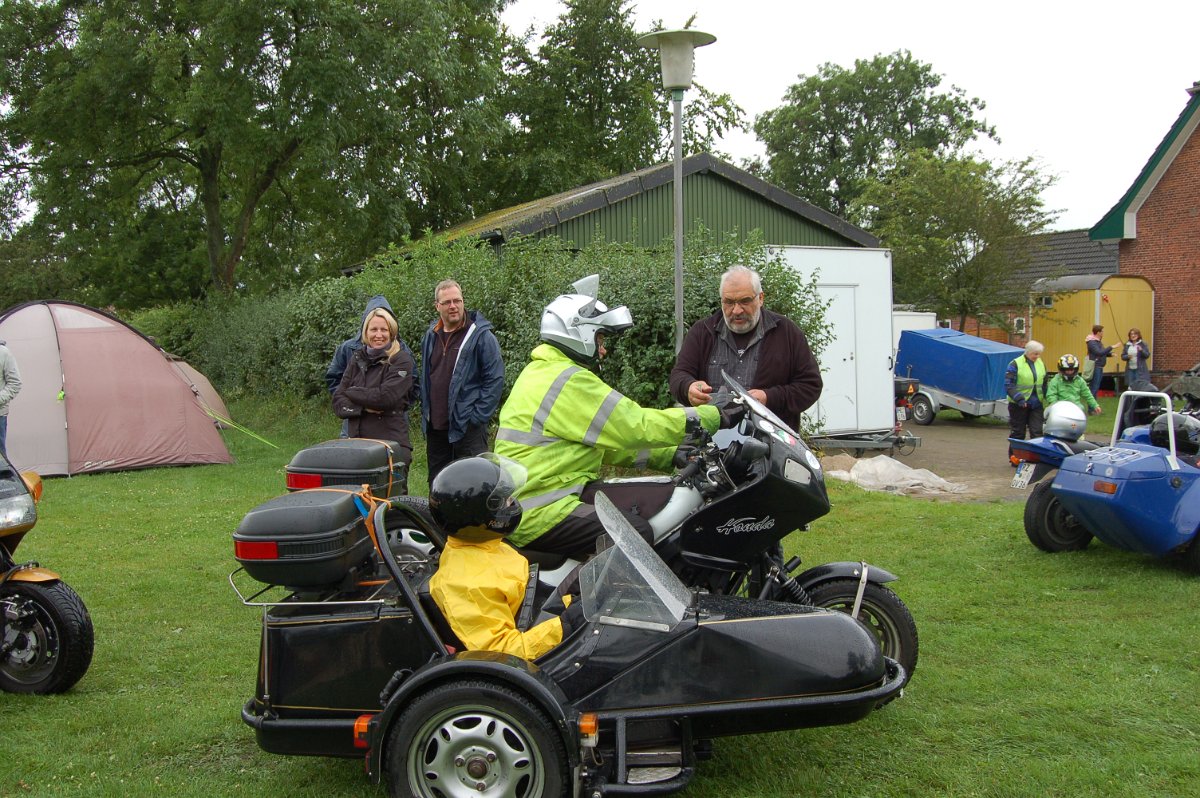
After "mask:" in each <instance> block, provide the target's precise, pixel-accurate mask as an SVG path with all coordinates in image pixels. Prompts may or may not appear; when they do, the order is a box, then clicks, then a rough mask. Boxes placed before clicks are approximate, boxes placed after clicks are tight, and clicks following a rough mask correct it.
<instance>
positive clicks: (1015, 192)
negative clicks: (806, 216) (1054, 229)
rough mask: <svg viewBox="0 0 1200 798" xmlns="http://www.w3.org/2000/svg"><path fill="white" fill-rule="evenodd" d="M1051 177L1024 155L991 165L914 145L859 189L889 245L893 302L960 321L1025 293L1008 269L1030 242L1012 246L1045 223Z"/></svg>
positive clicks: (862, 210)
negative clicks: (1044, 197) (1044, 195)
mask: <svg viewBox="0 0 1200 798" xmlns="http://www.w3.org/2000/svg"><path fill="white" fill-rule="evenodd" d="M1053 182H1054V178H1053V177H1048V176H1046V175H1043V174H1042V173H1041V172H1040V171H1039V170H1038V169H1037V167H1036V165H1035V164H1034V163H1033V161H1032V160H1031V159H1026V160H1023V161H1017V162H1009V163H1003V164H998V165H997V164H992V163H989V162H987V161H984V160H979V159H976V158H971V157H943V156H939V155H936V154H934V153H931V152H929V151H927V150H915V151H912V152H907V153H904V154H903V155H902V156H901V157H900V159H899V160H898V162H897V163H896V164H895V166H894V168H892V169H891V170H889V172H888V174H887V176H886V177H885V178H884V179H882V180H879V181H878V182H875V183H873V184H870V185H868V186H867V187H866V188H865V190H864V191H863V193H862V195H861V196H860V197H859V198H858V200H857V203H856V207H855V211H856V213H857V215H859V216H861V217H862V218H865V219H867V220H868V222H869V226H870V229H871V231H872V232H873V233H875V235H877V236H879V237H880V238H881V239H882V241H883V245H884V246H886V247H890V248H891V250H892V268H893V283H894V291H895V293H894V296H895V301H896V302H902V303H911V304H914V305H917V306H918V307H922V308H928V309H930V310H935V311H937V312H938V314H939V315H942V316H946V317H953V316H957V317H958V319H959V322H960V327H961V323H962V322H963V321H965V319H966V317H968V316H974V317H976V318H987V316H988V313H989V311H994V310H995V309H996V308H997V307H1001V306H1004V305H1012V304H1023V303H1024V302H1025V301H1026V293H1025V292H1026V290H1027V286H1024V285H1018V284H1017V283H1015V282H1014V281H1013V279H1012V276H1013V272H1014V270H1017V269H1019V268H1020V267H1021V266H1022V265H1024V264H1023V262H1022V261H1021V257H1022V256H1021V255H1020V254H1019V253H1021V252H1026V251H1027V250H1028V248H1022V247H1015V246H1013V244H1014V243H1015V242H1016V241H1017V240H1018V239H1020V238H1023V237H1026V236H1029V235H1033V234H1034V233H1038V232H1041V231H1042V230H1043V229H1044V228H1045V227H1046V225H1047V224H1049V223H1050V222H1051V221H1052V219H1053V216H1052V214H1051V213H1049V212H1048V211H1047V210H1046V209H1045V206H1044V204H1043V201H1042V192H1043V191H1044V190H1045V189H1046V188H1048V187H1049V186H1050V185H1052V184H1053Z"/></svg>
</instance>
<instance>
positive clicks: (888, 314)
mask: <svg viewBox="0 0 1200 798" xmlns="http://www.w3.org/2000/svg"><path fill="white" fill-rule="evenodd" d="M769 251H770V252H772V253H775V254H779V255H780V256H781V257H782V258H783V260H784V262H786V263H787V264H788V265H789V266H791V267H792V268H793V269H795V270H796V271H797V272H798V273H799V274H800V276H801V277H803V278H804V279H805V280H808V279H810V278H811V277H813V276H814V275H815V276H816V278H817V291H818V293H819V294H820V295H821V298H822V299H824V300H826V301H828V302H829V303H830V305H829V308H828V310H827V311H826V321H827V322H829V323H830V325H831V326H832V328H833V340H832V341H831V343H830V344H829V347H828V348H827V349H826V350H825V351H824V352H823V353H822V354H821V356H820V361H821V376H822V378H823V379H824V380H825V388H824V390H823V391H822V392H821V398H820V399H818V400H817V403H816V404H815V405H813V407H811V408H809V410H808V412H807V413H805V417H806V419H807V420H808V421H809V422H812V423H815V424H817V425H818V429H820V430H821V434H822V435H824V436H842V435H856V436H857V435H863V434H873V433H889V434H890V433H891V432H892V430H893V429H894V428H895V426H896V404H895V393H894V387H893V382H892V378H893V375H892V365H893V362H894V361H893V358H892V253H891V252H890V251H889V250H886V249H864V248H849V247H848V248H836V247H801V246H774V247H769ZM766 305H767V307H770V306H771V298H770V297H767V300H766Z"/></svg>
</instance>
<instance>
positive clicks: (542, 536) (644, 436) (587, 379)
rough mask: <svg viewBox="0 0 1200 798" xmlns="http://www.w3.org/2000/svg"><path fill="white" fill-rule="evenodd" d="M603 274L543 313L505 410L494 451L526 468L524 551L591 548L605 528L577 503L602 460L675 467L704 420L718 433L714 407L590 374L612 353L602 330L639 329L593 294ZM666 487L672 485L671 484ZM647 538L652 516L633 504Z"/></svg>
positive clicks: (633, 519) (579, 552) (518, 537)
mask: <svg viewBox="0 0 1200 798" xmlns="http://www.w3.org/2000/svg"><path fill="white" fill-rule="evenodd" d="M598 286H599V278H598V277H597V276H596V275H591V276H589V277H585V278H583V279H582V280H580V281H579V282H577V283H575V284H574V286H573V288H574V289H575V291H576V293H574V294H567V295H564V296H560V297H558V298H557V299H555V300H554V301H553V302H551V303H550V305H548V306H547V307H546V310H545V311H544V312H543V314H542V322H541V338H542V340H543V341H545V342H546V343H543V344H541V345H540V346H538V347H536V348H535V349H534V350H533V352H532V355H531V358H532V359H531V360H530V362H529V364H528V365H527V366H526V367H525V368H524V370H522V372H521V374H520V376H518V377H517V381H516V383H515V384H514V385H513V389H512V392H511V393H510V394H509V397H508V400H507V401H506V402H505V403H504V406H503V407H501V408H500V429H499V431H498V432H497V433H496V445H495V452H496V454H499V455H503V456H504V457H508V458H511V459H513V460H516V461H517V462H518V463H520V464H521V465H523V466H524V467H525V468H526V470H527V471H528V480H527V482H526V483H525V486H524V487H523V488H522V489H521V491H520V492H519V493H518V495H517V498H518V499H520V501H521V506H522V507H523V508H524V515H523V516H522V518H521V523H520V526H518V528H517V531H516V532H515V533H513V534H512V535H511V536H510V537H509V539H508V540H509V542H510V543H511V544H512V545H514V546H517V547H519V548H525V549H531V550H534V551H542V552H552V553H558V554H567V555H570V556H575V557H578V558H584V557H587V556H590V555H591V554H594V553H595V547H596V538H598V537H600V536H601V535H603V534H604V527H603V525H602V524H601V523H600V520H599V519H598V518H597V517H596V511H595V508H594V507H593V506H592V505H591V504H586V503H584V502H582V501H581V500H580V494H582V493H583V490H584V487H585V486H586V485H587V484H588V483H589V482H593V481H595V480H597V479H598V478H599V476H600V468H601V466H603V465H605V464H613V465H628V466H641V467H646V466H649V467H651V468H659V469H666V468H669V467H670V465H671V464H672V462H673V461H674V460H675V455H676V452H677V450H678V449H679V447H680V446H681V445H682V444H685V443H686V442H687V441H688V440H689V438H690V436H693V435H695V434H698V432H699V430H700V428H701V427H703V428H704V429H705V430H707V431H708V432H710V433H711V432H715V431H716V429H717V428H718V427H719V426H720V425H721V422H722V419H723V418H728V417H730V416H727V415H723V412H722V411H721V410H719V409H718V408H717V407H714V406H712V405H704V406H702V407H687V408H683V407H679V408H670V409H667V410H654V409H649V408H644V407H641V406H640V405H638V404H637V403H636V402H634V401H633V400H631V399H628V398H626V397H625V396H623V395H622V394H621V393H619V392H618V391H615V390H613V389H612V388H611V387H609V386H608V385H607V384H605V382H604V381H603V380H601V379H600V377H598V376H597V375H596V374H594V373H593V372H592V371H590V368H592V367H594V366H595V365H596V364H597V363H598V362H599V360H600V358H601V357H603V356H604V355H605V354H606V350H605V346H604V343H605V336H606V335H607V336H609V337H610V339H611V337H612V336H613V335H615V334H617V333H620V332H622V331H624V330H627V329H629V328H630V327H632V326H633V320H632V318H631V317H630V315H629V309H628V308H626V307H625V306H623V305H622V306H620V307H616V308H613V309H611V310H609V309H608V308H607V307H606V306H605V305H604V304H603V303H602V302H598V301H597V300H596V291H597V288H598ZM667 487H669V486H667ZM623 512H625V515H626V517H627V518H629V521H630V523H632V524H633V525H634V527H635V528H636V529H637V530H638V531H639V532H640V533H641V534H642V535H643V536H644V537H646V538H647V539H649V538H650V536H651V530H650V525H649V523H648V522H647V520H646V519H645V518H643V517H641V516H639V515H638V514H636V513H633V512H630V511H628V510H626V511H623Z"/></svg>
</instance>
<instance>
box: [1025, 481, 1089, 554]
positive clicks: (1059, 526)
mask: <svg viewBox="0 0 1200 798" xmlns="http://www.w3.org/2000/svg"><path fill="white" fill-rule="evenodd" d="M1050 485H1051V483H1050V482H1039V483H1038V484H1037V485H1035V486H1034V488H1033V490H1032V491H1030V493H1029V498H1028V499H1027V500H1026V501H1025V536H1026V537H1028V538H1029V542H1030V543H1032V544H1033V545H1035V546H1037V547H1038V548H1039V549H1041V550H1042V551H1048V552H1051V553H1057V552H1060V551H1079V550H1081V549H1086V548H1087V547H1088V544H1089V543H1091V542H1092V533H1091V532H1089V531H1087V529H1085V528H1084V526H1083V524H1081V523H1079V521H1078V520H1077V519H1076V518H1075V516H1073V515H1071V514H1070V513H1069V512H1067V510H1066V508H1065V507H1063V506H1062V503H1061V502H1059V500H1058V497H1057V496H1055V495H1054V493H1053V492H1052V491H1051V490H1050Z"/></svg>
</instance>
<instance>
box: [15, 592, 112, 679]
mask: <svg viewBox="0 0 1200 798" xmlns="http://www.w3.org/2000/svg"><path fill="white" fill-rule="evenodd" d="M0 616H2V617H0V622H2V624H3V627H2V636H0V689H3V690H6V691H7V692H10V693H61V692H63V691H65V690H69V689H70V688H71V687H73V686H74V685H75V683H76V682H78V681H79V680H80V679H82V678H83V675H84V674H85V673H87V669H88V666H89V665H91V663H92V647H93V644H94V639H95V633H94V631H93V628H92V618H91V616H90V615H88V611H87V607H85V606H84V605H83V601H82V600H81V599H80V598H79V596H78V594H76V593H75V591H74V590H72V589H71V587H70V586H69V585H67V584H66V583H64V582H9V583H8V584H6V585H5V586H4V588H3V589H2V590H0Z"/></svg>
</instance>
